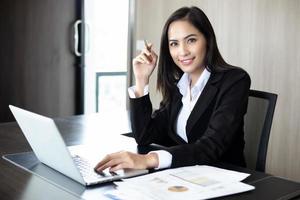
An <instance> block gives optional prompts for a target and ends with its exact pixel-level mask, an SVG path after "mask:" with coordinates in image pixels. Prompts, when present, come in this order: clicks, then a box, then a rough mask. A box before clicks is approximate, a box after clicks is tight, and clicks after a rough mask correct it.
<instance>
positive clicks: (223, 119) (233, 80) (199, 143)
mask: <svg viewBox="0 0 300 200" xmlns="http://www.w3.org/2000/svg"><path fill="white" fill-rule="evenodd" d="M250 82H251V81H250V77H249V75H248V74H247V72H245V71H244V70H242V69H240V68H234V69H230V70H227V71H224V72H218V73H214V72H212V73H211V76H210V78H209V80H208V82H207V84H206V86H205V87H204V89H203V91H202V93H201V95H200V97H199V99H198V101H197V103H196V104H195V107H194V109H193V110H192V112H191V114H190V116H189V118H188V121H187V125H186V133H187V138H188V143H186V142H185V141H184V140H183V139H182V138H181V137H180V136H178V135H177V134H176V132H175V130H176V128H175V127H176V120H177V116H178V114H179V111H180V109H181V107H182V102H181V99H182V95H181V94H180V92H179V90H177V91H176V92H175V93H174V96H173V98H172V101H171V103H170V104H168V105H166V106H164V107H161V108H160V109H158V110H156V111H155V112H154V113H152V104H151V101H150V98H149V95H146V96H143V97H140V98H136V99H130V107H131V112H130V113H131V115H130V116H131V125H132V132H133V135H134V137H135V140H136V142H137V143H138V144H139V145H149V144H151V143H156V144H161V145H164V146H167V147H168V148H167V151H168V152H170V153H171V154H172V165H171V167H180V166H188V165H196V164H214V163H215V162H218V161H221V162H228V163H232V164H235V165H239V166H245V160H244V154H243V150H244V143H245V142H244V130H243V126H244V115H245V113H246V111H247V104H248V94H249V88H250Z"/></svg>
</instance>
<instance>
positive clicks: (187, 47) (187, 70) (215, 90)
mask: <svg viewBox="0 0 300 200" xmlns="http://www.w3.org/2000/svg"><path fill="white" fill-rule="evenodd" d="M151 47H152V46H151V45H147V46H146V48H145V49H144V50H143V51H142V52H141V54H139V55H138V56H137V57H136V58H135V59H134V60H133V71H134V75H135V80H136V86H135V87H133V88H131V90H133V94H130V96H131V97H132V98H131V99H130V106H131V122H132V132H133V134H134V137H135V140H136V142H137V143H138V144H139V145H148V144H151V143H157V144H161V145H164V146H167V147H168V148H167V150H162V151H153V152H150V153H148V154H146V155H141V154H135V153H131V152H126V151H122V152H117V153H113V154H109V155H107V156H106V157H105V158H104V159H103V160H102V161H101V162H99V163H98V165H97V166H96V167H95V169H96V170H98V171H102V170H104V169H106V168H109V170H110V171H116V170H119V169H122V168H137V169H145V168H167V167H180V166H188V165H196V164H213V163H215V162H218V161H222V162H228V163H232V164H235V165H239V166H245V160H244V156H243V149H244V132H243V125H244V121H243V118H244V114H245V113H246V110H247V103H248V92H249V88H250V77H249V75H248V74H247V73H246V72H245V71H244V70H242V69H241V68H238V67H234V66H231V65H229V64H227V63H226V62H225V61H224V60H223V58H222V56H221V54H220V52H219V50H218V47H217V42H216V37H215V34H214V31H213V28H212V26H211V24H210V22H209V20H208V18H207V16H206V15H205V14H204V12H203V11H202V10H200V9H199V8H197V7H190V8H188V7H183V8H180V9H178V10H177V11H175V12H174V13H173V14H172V15H171V16H170V17H169V19H168V20H167V22H166V24H165V26H164V29H163V33H162V38H161V47H160V56H159V64H158V79H157V88H158V90H159V91H160V92H161V93H162V96H163V99H162V102H161V104H160V108H159V109H158V110H156V111H155V112H154V113H152V104H151V101H150V98H149V94H148V91H147V85H148V83H149V78H150V76H151V74H152V72H153V70H154V68H155V66H156V62H157V55H156V54H155V52H154V51H153V50H152V49H151Z"/></svg>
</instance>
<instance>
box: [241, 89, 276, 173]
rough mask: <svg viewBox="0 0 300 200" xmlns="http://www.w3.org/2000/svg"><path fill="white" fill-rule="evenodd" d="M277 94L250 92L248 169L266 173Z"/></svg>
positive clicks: (247, 147)
mask: <svg viewBox="0 0 300 200" xmlns="http://www.w3.org/2000/svg"><path fill="white" fill-rule="evenodd" d="M276 100H277V94H273V93H268V92H263V91H257V90H250V93H249V101H248V110H247V113H246V115H245V119H244V120H245V124H244V130H245V150H244V153H245V159H246V163H247V167H248V168H250V169H254V170H256V171H261V172H265V167H266V158H267V151H268V143H269V136H270V131H271V126H272V120H273V114H274V111H275V105H276Z"/></svg>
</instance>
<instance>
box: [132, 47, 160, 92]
mask: <svg viewBox="0 0 300 200" xmlns="http://www.w3.org/2000/svg"><path fill="white" fill-rule="evenodd" d="M151 48H152V44H150V45H149V46H148V47H147V48H145V49H143V50H142V52H141V53H140V54H139V55H138V56H137V57H135V58H134V59H133V61H132V65H133V73H134V76H135V82H136V95H137V97H139V96H143V94H144V87H145V86H146V85H147V84H149V78H150V76H151V74H152V72H153V70H154V69H155V66H156V63H157V55H156V53H155V52H154V51H153V50H152V49H151Z"/></svg>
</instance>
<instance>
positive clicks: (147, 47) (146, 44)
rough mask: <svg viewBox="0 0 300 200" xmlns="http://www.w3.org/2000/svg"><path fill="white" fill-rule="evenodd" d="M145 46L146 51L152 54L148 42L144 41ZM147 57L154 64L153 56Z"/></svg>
mask: <svg viewBox="0 0 300 200" xmlns="http://www.w3.org/2000/svg"><path fill="white" fill-rule="evenodd" d="M144 44H145V47H146V49H147V50H148V51H150V52H151V46H150V45H149V44H148V42H147V40H144ZM146 57H147V58H148V59H149V62H152V57H151V55H150V56H148V55H146Z"/></svg>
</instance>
